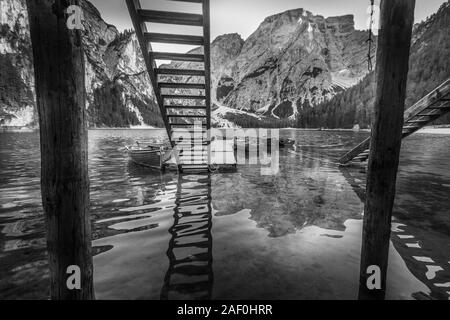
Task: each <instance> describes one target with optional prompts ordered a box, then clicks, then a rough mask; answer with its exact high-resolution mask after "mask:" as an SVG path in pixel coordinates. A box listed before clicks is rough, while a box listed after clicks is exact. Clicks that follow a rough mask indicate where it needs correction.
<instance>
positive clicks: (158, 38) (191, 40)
mask: <svg viewBox="0 0 450 320" xmlns="http://www.w3.org/2000/svg"><path fill="white" fill-rule="evenodd" d="M144 37H145V39H146V40H147V41H148V42H159V43H171V44H187V45H194V46H201V45H203V43H204V41H203V37H201V36H191V35H184V34H168V33H153V32H147V33H144Z"/></svg>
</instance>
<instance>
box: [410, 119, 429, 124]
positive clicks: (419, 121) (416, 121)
mask: <svg viewBox="0 0 450 320" xmlns="http://www.w3.org/2000/svg"><path fill="white" fill-rule="evenodd" d="M429 121H430V119H423V120H408V121H406V123H425V122H429Z"/></svg>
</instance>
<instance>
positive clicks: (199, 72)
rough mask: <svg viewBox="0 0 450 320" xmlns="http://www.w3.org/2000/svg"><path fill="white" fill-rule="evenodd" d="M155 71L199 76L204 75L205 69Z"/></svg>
mask: <svg viewBox="0 0 450 320" xmlns="http://www.w3.org/2000/svg"><path fill="white" fill-rule="evenodd" d="M155 72H156V73H157V74H160V75H174V76H197V77H204V76H205V70H189V69H161V68H158V69H155Z"/></svg>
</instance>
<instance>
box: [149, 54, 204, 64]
mask: <svg viewBox="0 0 450 320" xmlns="http://www.w3.org/2000/svg"><path fill="white" fill-rule="evenodd" d="M150 57H151V58H152V59H154V60H171V61H172V60H174V61H187V62H204V61H205V56H204V55H202V54H188V53H170V52H150Z"/></svg>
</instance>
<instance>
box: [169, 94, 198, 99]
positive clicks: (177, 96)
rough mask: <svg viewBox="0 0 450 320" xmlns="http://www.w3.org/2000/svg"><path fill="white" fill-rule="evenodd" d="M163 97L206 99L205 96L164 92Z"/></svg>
mask: <svg viewBox="0 0 450 320" xmlns="http://www.w3.org/2000/svg"><path fill="white" fill-rule="evenodd" d="M162 98H163V99H192V100H206V97H205V96H192V95H176V94H166V95H162Z"/></svg>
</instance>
